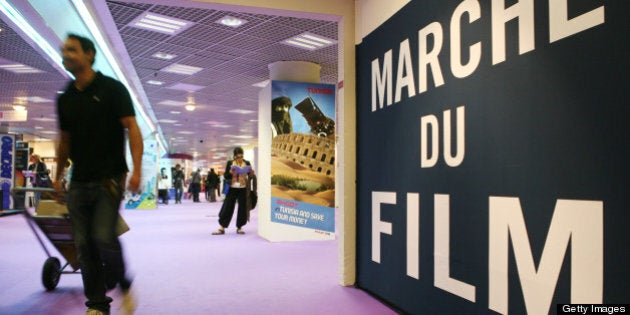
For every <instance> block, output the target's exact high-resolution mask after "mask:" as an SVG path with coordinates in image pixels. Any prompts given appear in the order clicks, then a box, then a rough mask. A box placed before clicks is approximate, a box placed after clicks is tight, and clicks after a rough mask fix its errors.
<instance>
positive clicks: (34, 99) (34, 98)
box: [15, 96, 52, 103]
mask: <svg viewBox="0 0 630 315" xmlns="http://www.w3.org/2000/svg"><path fill="white" fill-rule="evenodd" d="M15 100H16V101H18V102H24V103H49V102H52V100H50V99H47V98H43V97H39V96H18V97H16V98H15Z"/></svg>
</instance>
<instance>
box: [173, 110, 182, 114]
mask: <svg viewBox="0 0 630 315" xmlns="http://www.w3.org/2000/svg"><path fill="white" fill-rule="evenodd" d="M181 113H182V112H180V111H178V110H172V111H171V114H174V115H178V114H181Z"/></svg>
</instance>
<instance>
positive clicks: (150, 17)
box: [128, 12, 193, 35]
mask: <svg viewBox="0 0 630 315" xmlns="http://www.w3.org/2000/svg"><path fill="white" fill-rule="evenodd" d="M192 24H193V23H192V22H190V21H185V20H181V19H176V18H173V17H170V16H166V15H160V14H155V13H150V12H149V13H144V14H141V15H140V16H138V17H137V18H135V19H134V20H133V21H131V22H130V23H129V24H128V25H129V26H131V27H136V28H141V29H144V30H148V31H153V32H158V33H162V34H168V35H176V34H179V33H181V32H182V31H184V30H185V29H187V28H189V27H190V26H192Z"/></svg>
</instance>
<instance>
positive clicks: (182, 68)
mask: <svg viewBox="0 0 630 315" xmlns="http://www.w3.org/2000/svg"><path fill="white" fill-rule="evenodd" d="M201 70H203V68H199V67H193V66H187V65H182V64H178V63H174V64H172V65H170V66H168V67H165V68H162V70H161V71H164V72H170V73H177V74H185V75H193V74H195V73H197V72H199V71H201Z"/></svg>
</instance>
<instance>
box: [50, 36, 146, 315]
mask: <svg viewBox="0 0 630 315" xmlns="http://www.w3.org/2000/svg"><path fill="white" fill-rule="evenodd" d="M61 54H62V57H63V65H64V67H65V68H66V70H68V71H69V72H70V73H72V74H73V75H74V77H75V80H74V81H72V82H70V83H69V84H68V86H67V88H66V90H65V92H64V93H63V94H62V95H60V96H59V98H58V100H57V115H58V117H59V129H60V139H59V146H58V149H57V170H59V171H58V172H57V173H56V176H55V185H54V186H55V189H56V190H57V192H58V193H59V194H62V193H63V190H62V187H61V175H62V174H63V172H62V171H61V170H63V169H64V167H65V165H66V161H67V160H68V158H70V159H72V161H73V165H74V167H73V173H72V185H71V186H70V191H69V192H68V196H67V203H68V211H69V213H70V218H71V220H72V229H73V236H74V241H75V244H76V246H77V251H78V258H79V264H80V268H81V275H82V277H83V288H84V293H85V296H86V297H87V302H86V303H85V304H86V305H87V307H88V310H87V312H86V314H94V315H98V314H110V303H111V302H112V299H111V298H110V297H108V296H106V291H107V289H113V288H114V287H116V286H119V287H120V289H121V291H122V293H123V303H122V305H123V309H122V311H123V312H125V313H127V314H131V313H133V311H134V310H135V302H134V301H133V297H132V295H131V290H130V288H131V281H130V280H129V279H128V278H127V277H126V274H125V273H126V271H125V261H124V259H123V254H122V248H121V245H120V242H119V240H118V236H117V234H116V224H117V222H118V216H119V215H118V209H119V207H120V203H121V200H122V196H123V193H124V190H125V182H126V177H127V172H128V171H129V169H128V168H127V163H126V160H125V129H126V130H127V132H128V135H129V147H130V149H131V157H132V160H133V172H132V173H131V177H130V178H129V186H128V187H127V188H128V189H129V190H131V191H137V190H138V188H139V186H140V180H141V167H142V151H143V144H142V135H141V133H140V129H139V127H138V124H137V122H136V119H135V111H134V109H133V105H132V101H131V98H130V96H129V92H128V91H127V89H126V88H125V86H124V85H123V84H122V83H120V82H118V81H116V80H115V79H113V78H110V77H107V76H105V75H103V74H102V73H100V72H95V71H94V70H93V69H92V65H93V64H94V58H95V56H96V48H95V46H94V43H93V42H92V41H91V40H90V39H88V38H85V37H81V36H78V35H75V34H69V35H68V37H67V39H66V41H65V42H64V44H63V46H62V49H61Z"/></svg>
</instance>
